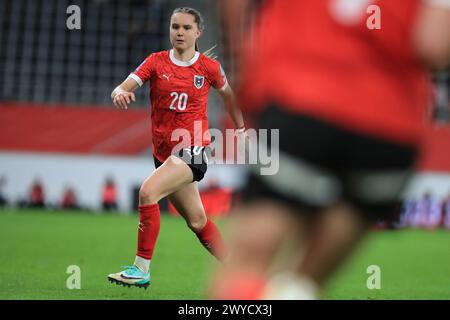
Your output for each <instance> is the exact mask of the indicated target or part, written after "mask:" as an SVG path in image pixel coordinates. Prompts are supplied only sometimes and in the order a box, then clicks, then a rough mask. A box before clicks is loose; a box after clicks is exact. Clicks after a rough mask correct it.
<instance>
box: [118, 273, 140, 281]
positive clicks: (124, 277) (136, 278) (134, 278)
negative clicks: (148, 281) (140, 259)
mask: <svg viewBox="0 0 450 320" xmlns="http://www.w3.org/2000/svg"><path fill="white" fill-rule="evenodd" d="M120 277H121V278H122V279H129V280H131V279H132V280H139V279H144V278H142V277H127V276H124V275H123V274H121V275H120Z"/></svg>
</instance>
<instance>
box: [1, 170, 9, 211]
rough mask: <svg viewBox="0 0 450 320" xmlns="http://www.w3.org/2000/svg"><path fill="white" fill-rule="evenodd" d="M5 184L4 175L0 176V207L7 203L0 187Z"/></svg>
mask: <svg viewBox="0 0 450 320" xmlns="http://www.w3.org/2000/svg"><path fill="white" fill-rule="evenodd" d="M5 184H6V178H5V177H4V176H1V177H0V207H3V206H6V205H8V201H6V197H5V196H4V195H3V192H2V189H3V187H4V186H5Z"/></svg>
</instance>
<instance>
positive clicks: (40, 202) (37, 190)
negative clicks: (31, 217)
mask: <svg viewBox="0 0 450 320" xmlns="http://www.w3.org/2000/svg"><path fill="white" fill-rule="evenodd" d="M29 200H30V202H29V206H30V207H31V208H45V193H44V187H43V185H42V182H41V181H40V180H39V179H36V180H35V181H34V182H33V184H32V186H31V190H30V199H29Z"/></svg>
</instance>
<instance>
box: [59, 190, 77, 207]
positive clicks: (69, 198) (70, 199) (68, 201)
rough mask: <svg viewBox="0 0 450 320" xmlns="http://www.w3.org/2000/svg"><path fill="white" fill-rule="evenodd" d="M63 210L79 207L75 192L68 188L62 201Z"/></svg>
mask: <svg viewBox="0 0 450 320" xmlns="http://www.w3.org/2000/svg"><path fill="white" fill-rule="evenodd" d="M61 208H62V209H78V208H79V206H78V204H77V196H76V194H75V190H74V189H73V188H72V187H70V186H68V187H66V188H65V190H64V193H63V196H62V200H61Z"/></svg>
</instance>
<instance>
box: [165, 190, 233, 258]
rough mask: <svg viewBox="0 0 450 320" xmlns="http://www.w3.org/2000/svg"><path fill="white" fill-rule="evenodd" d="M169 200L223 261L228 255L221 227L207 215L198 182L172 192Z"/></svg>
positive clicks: (202, 241) (207, 247)
mask: <svg viewBox="0 0 450 320" xmlns="http://www.w3.org/2000/svg"><path fill="white" fill-rule="evenodd" d="M169 200H170V201H171V202H172V204H173V205H174V206H175V208H176V209H177V211H178V212H179V213H180V215H181V216H182V217H183V218H184V219H185V220H186V223H187V225H188V227H189V228H190V229H191V230H192V231H193V232H194V233H195V234H196V235H197V237H198V238H199V240H200V242H201V243H202V245H203V246H204V247H205V248H206V249H207V250H208V251H209V252H211V254H213V255H214V256H215V257H216V258H217V259H218V260H220V261H223V260H224V259H225V257H226V248H225V245H224V243H223V240H222V236H221V235H220V231H219V229H218V228H217V227H216V225H215V224H214V222H212V221H211V220H209V219H208V217H207V216H206V213H205V209H204V207H203V203H202V200H201V198H200V193H199V191H198V184H197V182H193V183H190V184H188V185H186V186H185V187H183V188H181V189H179V190H178V191H175V192H174V193H172V194H170V195H169Z"/></svg>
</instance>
